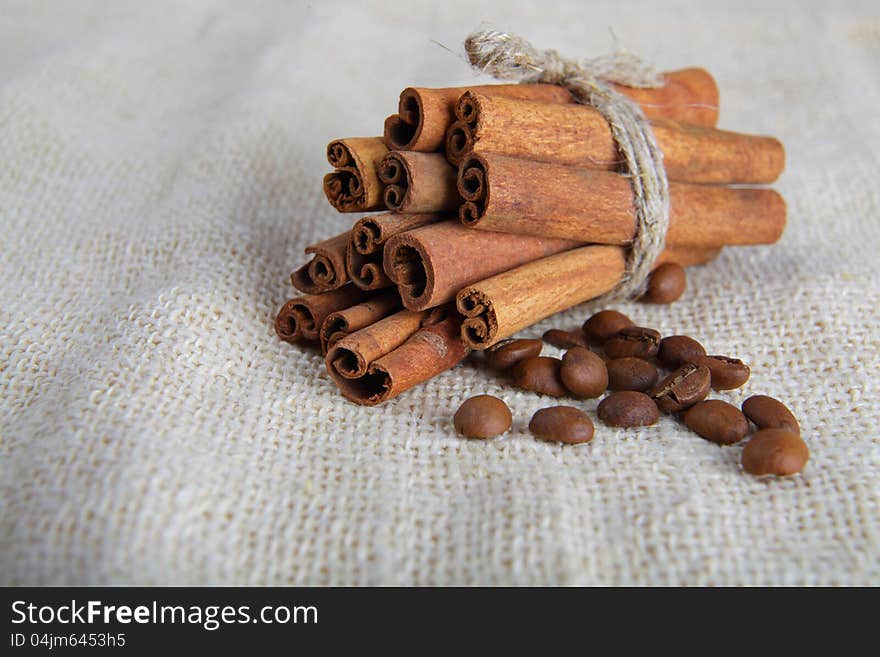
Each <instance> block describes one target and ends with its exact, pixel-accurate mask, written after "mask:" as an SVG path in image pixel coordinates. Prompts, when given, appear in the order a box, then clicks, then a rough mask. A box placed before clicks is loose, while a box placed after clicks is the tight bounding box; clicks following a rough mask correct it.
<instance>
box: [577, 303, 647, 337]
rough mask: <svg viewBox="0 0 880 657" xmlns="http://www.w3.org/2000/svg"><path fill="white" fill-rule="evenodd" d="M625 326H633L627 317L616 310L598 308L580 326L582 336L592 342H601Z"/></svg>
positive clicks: (633, 323)
mask: <svg viewBox="0 0 880 657" xmlns="http://www.w3.org/2000/svg"><path fill="white" fill-rule="evenodd" d="M627 326H635V322H633V321H632V320H631V319H630V318H629V317H627V316H626V315H624V314H623V313H620V312H617V311H616V310H600V311H599V312H597V313H596V314H595V315H593V316H592V317H590V318H589V319H588V320H587V321H586V322H584V325H583V327H582V331H583V333H584V337H585V338H586V339H587V340H589V341H590V342H591V343H592V344H603V343H604V342H605V341H606V340H607V339H608V338H610V337H611V336H612V335H614V334H615V333H617V332H618V331H619V330H620V329H625V328H626V327H627Z"/></svg>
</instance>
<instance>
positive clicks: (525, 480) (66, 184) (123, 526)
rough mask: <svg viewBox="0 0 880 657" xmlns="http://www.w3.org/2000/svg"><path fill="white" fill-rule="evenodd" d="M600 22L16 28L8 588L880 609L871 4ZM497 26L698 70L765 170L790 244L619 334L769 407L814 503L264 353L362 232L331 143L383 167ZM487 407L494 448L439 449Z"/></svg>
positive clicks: (473, 369)
mask: <svg viewBox="0 0 880 657" xmlns="http://www.w3.org/2000/svg"><path fill="white" fill-rule="evenodd" d="M586 7H587V6H586V5H585V4H584V3H582V2H571V3H564V4H559V5H558V6H553V7H552V8H549V9H552V11H551V10H549V9H548V6H547V5H546V3H532V2H511V1H510V0H506V1H505V2H495V1H490V0H487V1H486V2H483V3H479V5H478V8H479V11H474V9H473V8H474V4H473V3H464V2H444V3H425V4H423V5H422V4H419V3H415V4H413V3H410V4H408V5H406V6H405V7H404V6H401V5H399V3H394V2H387V3H379V4H368V3H361V2H358V3H355V2H352V3H347V4H343V5H339V4H334V3H325V2H314V3H304V2H303V3H285V2H269V1H265V2H240V3H232V2H228V3H218V2H214V3H201V2H187V3H178V2H150V3H134V2H127V3H119V2H109V1H108V2H74V3H58V2H51V3H50V2H46V3H42V2H35V1H28V2H7V3H5V6H4V8H3V16H4V17H3V20H2V21H0V49H2V56H0V144H2V155H3V165H2V166H0V222H2V224H0V229H2V249H0V258H2V273H3V277H2V282H0V391H2V392H0V421H2V446H0V449H2V462H0V477H2V508H0V514H2V534H0V536H2V539H0V540H2V553H0V573H2V583H5V584H135V583H138V584H355V585H360V584H407V585H408V584H649V585H655V584H656V585H668V584H878V583H880V546H878V543H880V448H878V438H877V435H878V433H877V427H878V424H880V399H878V394H877V390H876V383H875V382H876V377H877V371H878V369H880V356H878V354H880V339H878V330H877V326H878V323H880V310H878V305H880V295H878V289H880V266H878V258H877V252H878V248H880V213H878V208H880V192H878V189H880V188H878V186H877V182H876V181H877V180H878V178H880V160H878V157H877V147H878V145H880V122H878V121H877V120H876V111H877V107H878V106H880V83H878V81H880V14H878V11H877V8H876V3H871V2H862V3H854V2H836V3H820V2H817V3H812V4H811V3H804V2H790V3H765V2H763V1H752V2H738V3H736V4H735V5H732V4H731V3H712V2H700V3H683V2H671V3H670V2H667V3H663V4H657V3H653V2H643V3H619V2H596V3H589V5H588V9H587V8H586ZM548 16H550V17H552V20H548ZM484 19H485V20H487V21H489V22H490V23H491V24H492V25H494V26H497V27H500V28H502V29H508V30H510V31H512V32H516V33H520V34H523V35H526V36H528V38H530V39H531V40H532V41H533V43H535V44H536V45H538V46H540V47H555V48H557V49H559V51H560V52H564V53H567V54H569V55H570V56H578V55H583V56H587V55H595V54H599V53H601V52H605V51H608V50H610V49H612V48H613V46H614V43H613V40H612V37H611V36H610V35H609V28H612V29H613V30H614V33H615V35H616V37H617V38H618V39H619V41H620V42H621V44H622V45H625V46H627V47H629V48H631V49H633V50H636V51H638V52H640V53H641V54H643V55H644V56H646V57H647V58H648V59H649V60H651V61H653V62H654V63H655V64H656V65H658V66H659V67H660V68H662V69H673V68H681V67H685V66H689V65H694V64H697V65H702V66H705V67H706V68H708V69H709V70H711V71H712V72H713V73H714V74H715V76H716V78H717V80H718V83H719V85H720V88H721V98H722V112H721V115H722V119H721V123H720V125H721V127H727V128H731V129H735V130H740V131H743V132H751V133H768V134H773V135H776V136H778V137H780V138H781V139H782V140H783V141H784V143H785V145H786V148H787V153H788V166H787V169H786V173H785V174H784V177H783V178H782V179H781V180H780V182H779V183H778V185H777V187H778V189H779V190H780V191H782V192H783V194H784V195H785V197H786V198H787V200H788V204H789V213H790V219H789V226H788V229H787V231H786V233H785V235H784V237H783V239H782V240H781V241H780V243H779V244H777V245H775V246H773V247H755V248H739V249H735V248H731V249H728V250H726V251H725V252H724V253H723V254H722V256H721V257H720V258H719V259H718V260H717V261H716V262H714V263H712V264H711V265H709V266H707V267H704V268H699V269H695V270H693V271H692V272H691V273H690V275H689V284H690V289H689V291H688V293H687V296H686V297H685V298H684V299H683V300H682V301H680V302H678V303H676V304H674V305H672V306H670V307H651V306H645V305H639V304H621V305H619V306H618V308H619V309H621V310H623V311H625V312H627V313H629V314H630V315H631V316H632V317H633V318H634V319H635V320H637V321H638V322H639V323H640V324H644V325H648V326H654V327H656V328H658V329H659V330H661V331H662V332H665V333H671V332H679V333H688V334H692V335H694V336H696V337H698V338H700V339H701V340H702V341H703V342H704V343H705V344H706V345H707V346H708V347H709V350H710V353H719V354H731V355H736V356H739V357H741V358H742V359H743V360H745V361H747V362H749V363H750V364H751V366H752V378H751V380H750V381H749V383H748V384H747V387H746V388H745V389H744V390H742V391H736V392H732V393H723V394H719V395H718V397H720V398H723V399H728V400H730V401H733V402H735V403H736V402H740V401H741V400H742V399H744V397H745V396H747V395H750V394H757V393H765V394H770V395H773V396H777V397H779V398H780V399H783V400H785V401H786V402H788V403H789V405H790V406H791V407H792V408H793V409H794V411H795V412H796V414H797V415H798V416H799V418H800V420H801V424H802V426H803V430H804V435H805V437H806V440H807V441H808V443H809V445H810V448H811V450H812V458H811V460H810V463H809V464H808V466H807V468H806V470H805V472H804V474H803V475H802V476H798V477H794V478H791V479H786V480H770V481H768V480H760V479H754V478H752V477H749V476H746V475H744V474H742V473H741V472H740V471H739V468H738V461H739V454H740V451H741V447H739V446H734V447H727V448H719V447H718V446H716V445H713V444H710V443H708V442H706V441H704V440H702V439H701V438H699V437H698V436H696V435H695V434H692V433H690V432H688V431H687V430H685V429H684V428H682V427H681V426H680V425H679V424H677V423H676V422H675V421H674V420H673V419H671V418H664V419H662V420H661V422H660V423H659V425H657V426H655V427H650V428H646V429H641V430H612V429H609V428H606V427H603V426H601V425H599V426H597V431H596V438H595V439H594V441H593V443H592V444H590V445H587V446H581V447H574V448H572V447H561V446H557V445H550V444H546V443H541V442H538V441H536V440H534V439H533V438H532V437H531V436H530V435H529V434H528V431H527V429H526V425H527V423H528V420H529V418H530V416H531V414H532V413H533V412H534V411H535V410H537V409H538V408H540V407H542V406H546V405H548V400H547V399H542V398H539V397H537V396H535V395H533V394H530V393H525V392H520V391H517V390H515V389H513V388H511V387H510V386H508V385H507V384H505V383H504V382H503V381H502V380H500V379H499V378H497V377H495V376H493V375H492V374H491V373H489V372H488V371H486V370H485V369H483V368H480V367H477V366H472V365H469V364H465V365H463V366H461V367H459V368H457V369H456V370H454V371H452V372H449V373H446V374H444V375H443V376H440V377H438V378H436V379H435V380H433V381H431V382H429V383H428V384H427V385H424V386H421V387H420V388H418V389H415V390H413V391H411V392H409V393H407V394H405V395H403V396H401V397H400V398H398V399H396V400H395V401H393V402H391V403H389V404H387V405H385V406H384V407H381V408H374V409H365V408H359V407H356V406H353V405H352V404H350V403H348V402H345V401H344V400H343V399H342V398H341V397H340V396H339V395H338V394H337V393H336V391H335V389H334V387H333V385H332V384H331V382H330V380H329V378H328V377H327V375H326V374H325V372H324V371H323V370H322V363H321V360H320V358H319V357H318V356H317V355H316V354H315V353H314V352H311V351H308V350H304V349H300V348H297V347H292V346H290V345H287V344H284V343H281V342H280V341H279V340H278V339H277V338H276V337H275V335H274V333H273V331H272V319H273V316H274V314H275V312H276V311H277V309H278V307H279V306H280V305H281V303H282V302H283V301H284V300H285V298H286V297H287V296H288V295H290V293H291V288H290V287H289V284H288V282H287V276H288V275H289V272H290V271H291V269H292V268H293V267H294V265H296V264H298V263H299V262H301V261H302V255H301V251H302V249H303V247H304V246H305V245H307V244H309V243H311V242H314V241H317V240H318V239H322V238H324V237H327V236H330V235H333V234H335V233H337V232H339V231H341V230H343V229H344V228H345V227H346V226H348V225H350V223H351V222H352V221H353V220H354V219H355V218H356V217H357V216H359V215H355V216H341V215H338V214H336V213H335V212H334V211H332V210H331V209H330V208H329V205H328V204H327V203H326V201H325V200H324V198H323V195H322V193H321V178H322V176H323V174H324V173H325V172H326V170H327V169H328V167H327V164H326V162H325V160H324V146H325V144H326V142H327V141H329V140H330V139H331V138H334V137H345V136H367V135H374V134H378V133H379V132H380V131H381V127H382V122H383V119H384V117H385V116H386V115H388V114H389V113H391V112H393V111H394V108H395V105H396V97H397V94H398V93H399V91H400V90H401V89H402V88H403V87H405V86H407V85H409V84H413V83H417V84H420V85H424V86H432V85H433V86H439V85H449V84H453V83H459V84H462V83H463V84H467V83H470V82H473V81H474V80H475V78H474V77H473V75H472V74H471V72H470V70H469V68H468V66H467V64H466V63H465V62H464V61H462V60H461V59H459V58H458V57H456V56H455V55H454V54H451V53H450V52H448V51H447V50H444V49H443V48H441V47H439V46H437V45H435V44H434V43H433V42H432V40H436V41H439V42H440V43H442V44H444V45H446V46H448V47H450V48H452V49H453V50H458V49H460V42H461V39H462V38H463V37H464V36H465V35H466V34H467V33H468V32H470V31H471V30H473V29H474V28H476V27H479V25H480V21H481V20H484ZM588 311H589V309H587V308H576V309H573V310H571V311H569V312H567V313H564V314H563V315H560V316H558V317H556V318H554V319H553V320H548V321H545V322H542V323H541V324H540V325H537V326H535V327H533V329H531V330H529V331H526V332H525V333H524V334H526V335H540V333H541V332H542V331H544V330H545V329H547V328H549V327H551V326H560V327H575V326H577V325H579V324H580V323H581V322H582V321H583V320H584V319H585V317H586V316H587V314H588ZM547 352H548V353H551V354H552V353H556V350H554V349H552V348H548V350H547ZM476 393H490V394H495V395H498V396H500V397H502V398H503V399H505V400H506V401H507V402H508V403H509V405H510V406H511V408H512V409H513V411H514V417H515V420H514V428H513V431H512V432H511V433H510V434H509V435H508V436H507V437H505V438H503V439H500V440H491V441H484V442H476V441H474V442H469V441H465V440H463V439H461V438H458V437H456V435H455V434H454V431H453V428H452V422H451V416H452V413H453V412H454V410H455V408H456V407H457V406H458V404H459V403H460V402H461V401H462V400H464V399H465V398H466V397H468V396H470V395H472V394H476ZM595 405H596V403H595V402H587V403H585V404H584V406H586V407H587V409H589V410H590V412H591V413H592V412H593V411H594V409H595ZM594 417H595V416H594Z"/></svg>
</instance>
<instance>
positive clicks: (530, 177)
mask: <svg viewBox="0 0 880 657" xmlns="http://www.w3.org/2000/svg"><path fill="white" fill-rule="evenodd" d="M457 184H458V191H459V194H460V195H461V197H462V198H463V199H464V200H465V203H464V204H462V205H461V206H460V207H459V219H460V221H461V222H462V223H463V224H465V225H466V226H471V227H475V228H480V229H482V230H491V231H499V232H506V233H507V232H509V233H521V234H527V235H545V236H547V237H557V238H561V239H572V240H576V241H579V242H595V243H601V244H627V243H628V242H630V241H631V240H632V238H633V236H634V235H635V231H636V217H635V209H634V207H633V202H632V187H631V185H630V183H629V181H628V180H627V179H626V178H624V177H623V176H621V175H618V174H615V173H610V172H608V171H593V170H590V169H583V168H578V167H568V166H563V165H559V164H547V163H543V162H533V161H530V160H524V159H520V158H515V157H506V156H503V155H496V154H494V153H474V154H471V155H470V156H468V157H467V158H466V159H465V160H464V161H463V162H462V163H461V166H460V167H459V173H458V181H457Z"/></svg>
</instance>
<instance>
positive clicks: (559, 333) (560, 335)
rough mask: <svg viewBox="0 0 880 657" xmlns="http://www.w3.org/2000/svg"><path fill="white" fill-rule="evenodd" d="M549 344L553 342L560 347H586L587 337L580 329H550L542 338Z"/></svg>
mask: <svg viewBox="0 0 880 657" xmlns="http://www.w3.org/2000/svg"><path fill="white" fill-rule="evenodd" d="M541 339H542V340H543V341H544V342H546V343H547V344H552V345H553V346H554V347H559V348H560V349H571V348H572V347H586V346H587V339H586V338H585V337H584V336H583V334H582V333H581V332H580V331H563V330H562V329H550V330H549V331H546V332H545V333H544V335H543V336H542V338H541Z"/></svg>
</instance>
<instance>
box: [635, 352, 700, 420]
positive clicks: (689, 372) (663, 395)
mask: <svg viewBox="0 0 880 657" xmlns="http://www.w3.org/2000/svg"><path fill="white" fill-rule="evenodd" d="M710 381H711V374H709V370H708V369H706V368H705V367H702V366H699V365H694V364H693V363H685V364H684V365H682V366H681V367H679V368H678V369H677V370H675V371H674V372H673V373H672V374H670V375H669V376H667V377H666V378H665V379H663V380H662V381H661V382H660V383H658V384H657V385H656V386H654V387H653V388H651V390H650V391H649V392H648V394H649V395H650V396H651V397H652V398H653V399H654V401H655V402H657V406H659V407H660V410H661V411H666V412H667V413H675V412H677V411H681V410H684V409H686V408H690V407H691V406H693V405H694V404H696V403H697V402H699V401H703V400H704V399H705V398H706V396H707V395H708V394H709V388H710Z"/></svg>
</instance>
